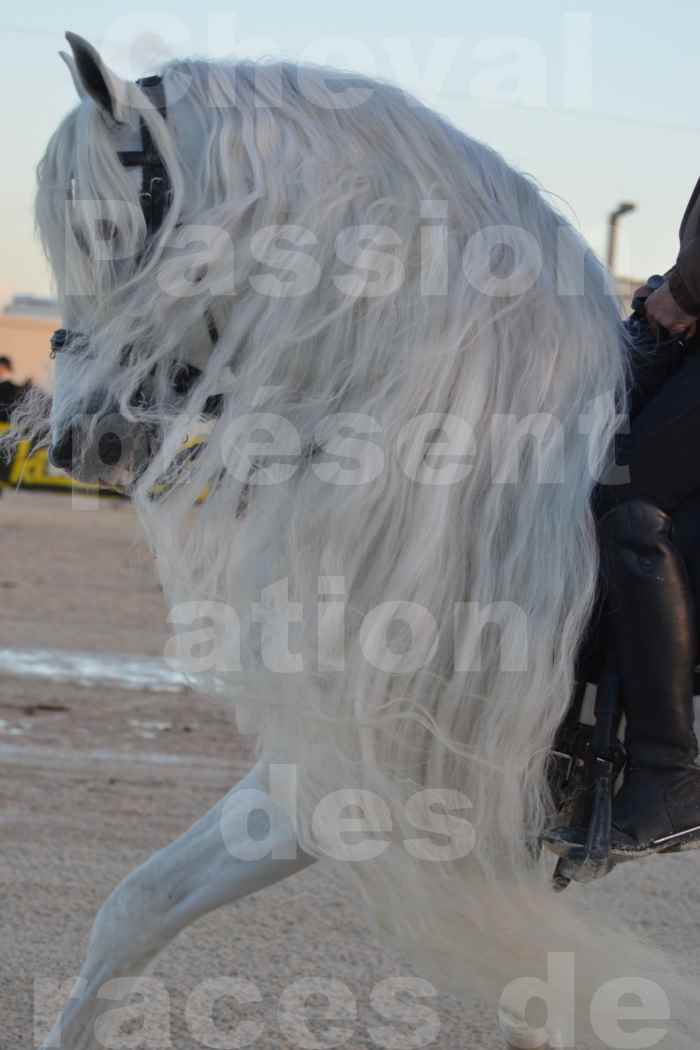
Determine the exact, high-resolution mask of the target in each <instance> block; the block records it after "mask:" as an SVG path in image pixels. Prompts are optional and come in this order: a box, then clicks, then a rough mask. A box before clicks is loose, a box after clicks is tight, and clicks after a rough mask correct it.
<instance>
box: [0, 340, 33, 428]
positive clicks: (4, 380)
mask: <svg viewBox="0 0 700 1050" xmlns="http://www.w3.org/2000/svg"><path fill="white" fill-rule="evenodd" d="M13 375H14V366H13V364H12V358H10V357H5V356H2V357H0V423H8V422H9V420H10V416H11V414H12V409H13V408H14V406H15V404H16V403H17V401H18V400H19V399H20V397H21V396H22V394H24V392H25V391H26V389H27V387H28V385H29V384H28V383H24V384H22V385H19V384H18V383H15V382H13Z"/></svg>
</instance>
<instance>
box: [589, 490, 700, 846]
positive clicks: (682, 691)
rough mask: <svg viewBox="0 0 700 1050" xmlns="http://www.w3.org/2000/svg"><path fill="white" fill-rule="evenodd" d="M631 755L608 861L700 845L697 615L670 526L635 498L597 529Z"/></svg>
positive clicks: (617, 800)
mask: <svg viewBox="0 0 700 1050" xmlns="http://www.w3.org/2000/svg"><path fill="white" fill-rule="evenodd" d="M599 535H600V545H601V559H602V568H603V572H604V578H605V580H606V581H607V584H608V602H607V607H608V612H609V617H610V619H609V623H610V628H611V633H612V641H613V644H614V646H615V652H616V655H617V661H618V668H619V671H620V676H621V680H622V683H623V697H622V699H623V704H624V709H625V714H626V717H627V731H626V738H625V746H626V750H627V756H628V765H627V771H626V773H625V779H624V783H623V786H622V788H621V790H620V792H619V793H618V795H617V797H616V798H615V802H614V806H613V833H612V853H613V855H615V854H617V855H627V856H629V855H631V854H636V855H639V854H640V853H646V852H657V851H659V850H662V849H667V848H671V847H673V846H680V847H683V846H685V847H686V848H690V847H691V846H693V845H694V846H698V845H700V767H698V766H696V765H695V764H694V762H695V759H696V758H697V755H698V743H697V740H696V737H695V733H694V730H693V685H694V667H695V655H696V630H695V611H694V602H693V596H692V592H691V587H690V583H689V579H688V574H687V570H686V566H685V562H684V560H683V558H682V556H681V555H680V553H679V552H678V550H677V549H676V547H675V545H674V543H673V540H672V521H671V518H670V517H669V516H668V515H667V514H665V513H664V512H663V511H662V510H660V509H659V508H658V507H656V506H654V505H653V504H651V503H648V502H646V501H643V500H640V499H634V500H629V501H627V502H625V503H622V504H620V505H619V506H617V507H615V508H614V509H613V510H611V511H608V513H607V514H606V515H605V516H604V517H603V518H602V520H601V521H600V523H599Z"/></svg>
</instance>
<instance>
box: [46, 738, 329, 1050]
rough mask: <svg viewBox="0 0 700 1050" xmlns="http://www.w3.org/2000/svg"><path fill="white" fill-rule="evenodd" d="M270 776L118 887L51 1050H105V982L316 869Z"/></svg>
mask: <svg viewBox="0 0 700 1050" xmlns="http://www.w3.org/2000/svg"><path fill="white" fill-rule="evenodd" d="M267 772H268V763H267V761H266V760H265V759H262V760H261V761H260V762H258V764H257V765H256V766H255V767H254V769H252V770H251V772H250V773H249V774H248V775H247V776H246V777H244V779H243V780H241V781H240V783H239V784H237V785H236V787H234V788H233V789H232V790H231V791H230V792H229V794H228V795H226V796H225V797H224V798H223V799H221V801H220V802H218V803H217V804H216V805H215V806H214V808H213V809H212V810H210V811H209V813H207V814H206V815H205V816H204V817H202V818H201V819H200V820H199V821H197V823H196V824H194V825H193V827H192V828H190V830H189V831H188V832H186V834H184V835H183V836H182V837H181V838H179V839H177V840H176V841H175V842H173V843H171V844H170V845H169V846H166V847H165V849H162V850H159V851H158V852H157V853H155V854H154V855H153V856H152V857H150V858H149V860H147V861H146V862H145V863H144V864H142V865H141V867H139V868H137V869H136V871H134V872H132V873H131V874H130V875H128V876H127V878H126V879H125V880H124V881H123V882H122V883H120V885H119V886H117V888H116V889H115V890H114V892H113V893H112V894H111V896H110V897H109V898H108V899H107V901H106V902H105V903H104V905H103V906H102V908H101V909H100V911H99V912H98V915H97V918H96V919H95V924H94V926H93V929H92V932H91V934H90V939H89V943H88V950H87V957H86V960H85V963H84V965H83V967H82V970H81V972H80V977H79V979H78V982H77V985H76V989H75V993H74V997H73V998H71V999H70V1001H69V1002H68V1003H67V1005H66V1007H65V1008H64V1010H63V1013H62V1014H61V1017H60V1018H59V1020H58V1022H57V1023H56V1025H55V1026H54V1028H53V1029H52V1031H51V1033H50V1035H49V1037H48V1040H47V1042H46V1044H45V1046H46V1048H47V1050H48V1048H49V1047H51V1048H54V1050H56V1048H61V1050H93V1048H94V1050H97V1048H98V1047H99V1048H101V1047H102V1045H103V1044H102V1043H101V1042H100V1041H99V1033H97V1034H96V1032H95V1023H96V1022H97V1020H98V1018H99V1016H100V1014H101V1013H104V1012H105V1011H106V1010H109V1009H110V1008H112V1009H113V1008H114V1001H113V1000H112V1001H111V1002H110V1000H109V998H108V997H107V996H105V997H101V996H100V990H101V989H102V988H103V986H104V985H105V983H106V982H108V981H111V980H112V979H114V978H117V977H135V976H137V975H139V974H141V973H143V972H144V970H145V969H146V967H147V966H148V964H149V963H150V962H151V961H152V960H153V959H154V958H155V957H156V955H158V953H159V952H160V951H161V950H162V949H163V948H164V947H165V945H166V944H168V942H169V941H171V940H172V939H173V938H174V937H175V936H176V935H177V934H178V933H179V932H180V931H181V930H183V929H184V928H185V927H186V926H188V925H189V924H190V923H191V922H194V920H195V919H198V918H199V917H200V916H202V915H205V914H206V913H207V912H209V911H212V910H214V909H215V908H219V907H221V905H223V904H229V903H231V902H232V901H235V900H238V899H239V898H240V897H245V896H247V895H248V894H249V893H254V892H255V891H256V890H259V889H262V888H263V887H264V886H270V885H272V884H273V883H275V882H278V881H279V880H280V879H284V878H286V877H287V876H288V875H292V874H293V873H294V872H296V871H300V870H301V869H302V868H304V867H306V866H307V865H308V864H310V863H311V862H312V861H313V859H314V858H313V857H310V856H309V855H308V854H306V853H304V852H303V851H302V850H301V849H300V848H299V846H298V844H297V838H296V834H295V830H294V826H293V821H292V820H291V819H290V817H289V816H288V814H287V812H286V811H285V810H284V809H283V808H282V806H281V805H280V804H279V803H277V802H274V801H273V800H272V799H271V798H270V797H269V795H267V793H266V790H265V788H264V787H263V786H262V785H263V784H264V783H265V782H266V779H267ZM255 810H258V812H260V811H261V810H262V811H263V812H264V813H266V816H265V817H263V820H264V824H265V826H264V829H263V835H262V836H260V835H255V834H254V832H253V831H252V829H249V826H248V825H249V821H248V817H249V816H251V823H252V820H253V819H254V818H253V816H252V814H254V812H255ZM263 848H265V849H266V850H267V854H266V855H265V856H261V853H262V850H263ZM256 857H257V858H258V859H255V858H256ZM251 858H252V859H251Z"/></svg>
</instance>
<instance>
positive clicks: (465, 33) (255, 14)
mask: <svg viewBox="0 0 700 1050" xmlns="http://www.w3.org/2000/svg"><path fill="white" fill-rule="evenodd" d="M8 8H9V5H6V6H5V11H6V12H7V13H5V14H2V15H0V32H2V37H3V41H2V43H3V47H2V53H3V62H2V64H0V83H1V85H2V97H3V100H4V105H3V121H4V127H3V129H2V143H3V151H2V156H3V164H2V175H1V178H2V193H1V194H0V207H1V209H2V211H1V214H0V230H1V231H2V238H3V242H2V247H3V251H2V254H1V256H0V302H1V301H3V300H5V299H6V298H7V297H8V296H10V295H12V294H14V293H16V292H27V293H34V294H37V295H44V294H50V291H51V288H50V280H49V275H48V273H47V270H46V268H45V266H44V263H43V259H42V256H41V253H40V250H39V247H38V245H37V243H36V241H35V238H34V233H33V221H32V198H33V192H34V168H35V165H36V163H37V161H38V159H39V157H40V156H41V153H42V151H43V149H44V146H45V144H46V141H47V139H48V137H49V135H50V134H51V132H52V131H53V129H54V128H55V126H56V124H57V123H58V121H59V119H60V118H61V116H62V115H63V114H64V113H65V112H66V111H67V110H68V109H69V108H71V106H72V105H73V104H74V89H73V86H72V84H71V82H70V78H69V75H68V72H67V70H66V69H65V67H64V66H63V64H62V62H61V61H60V59H59V58H58V54H57V52H58V50H59V49H61V48H63V47H65V43H64V41H63V32H64V30H65V29H72V30H74V31H75V32H78V33H80V34H81V35H83V36H86V37H88V39H90V40H91V41H92V42H93V43H94V44H95V45H96V46H97V47H98V48H100V49H101V50H102V51H103V54H104V55H105V57H106V58H107V59H108V61H109V62H110V64H111V65H112V66H113V67H114V68H115V69H117V70H118V71H119V72H120V73H122V74H123V75H128V76H131V77H135V76H138V75H140V74H141V73H144V72H149V71H152V69H153V68H154V67H155V65H156V64H157V58H158V56H161V58H162V57H171V56H175V55H185V54H188V55H193V54H197V55H209V56H222V55H239V56H242V55H245V56H246V57H259V56H260V55H273V56H274V55H280V56H284V57H287V58H292V59H299V58H310V59H313V60H315V61H325V62H327V63H328V64H331V65H338V66H342V67H344V68H347V69H359V70H362V71H365V72H370V73H376V74H378V75H380V76H382V77H384V78H389V79H392V80H395V81H397V82H398V83H399V84H400V85H401V86H403V87H406V88H408V89H409V90H411V91H413V92H414V93H415V94H417V95H418V96H419V97H421V98H422V99H423V100H424V101H426V102H428V103H429V104H430V105H432V106H433V107H434V108H436V109H438V110H440V111H441V112H442V113H444V114H445V115H446V116H448V117H449V118H450V119H451V120H452V121H453V122H454V123H455V124H457V125H458V126H459V127H460V128H462V129H463V130H464V131H466V132H467V133H468V134H471V135H474V136H475V137H476V138H479V139H481V140H483V141H485V142H487V143H489V145H491V146H493V147H495V148H496V149H498V150H499V151H500V152H501V153H503V154H504V156H505V157H506V158H507V159H508V160H509V161H510V162H511V163H512V164H514V165H515V166H516V167H518V168H520V169H521V170H523V171H526V172H528V173H530V174H531V175H533V176H535V177H536V178H537V179H538V181H539V182H540V183H541V184H542V185H543V186H544V187H545V188H546V189H547V190H549V191H551V193H553V194H555V195H556V196H557V197H559V198H560V199H561V201H562V202H563V204H562V206H563V207H564V209H565V211H566V213H567V214H568V215H569V216H570V217H571V218H573V220H574V221H575V223H576V225H577V226H578V227H579V229H581V230H582V232H583V233H584V235H585V236H586V237H587V238H588V239H589V241H590V242H591V243H592V245H593V247H594V249H595V250H596V251H598V252H600V253H601V254H602V253H603V252H604V247H605V228H606V216H607V214H608V213H609V211H610V210H611V209H612V208H613V207H614V206H615V205H616V204H617V203H618V202H619V201H620V200H623V199H626V200H632V201H634V202H636V204H637V205H638V211H637V212H636V213H635V214H633V215H631V216H627V217H625V219H624V220H623V225H622V237H621V244H620V252H619V263H618V268H617V269H618V272H619V273H621V274H626V275H632V276H637V277H646V276H648V275H649V274H650V273H652V272H663V271H664V270H666V269H668V267H669V266H670V265H671V264H672V263H673V261H674V258H675V254H676V251H677V234H678V225H679V223H680V219H681V216H682V213H683V209H684V207H685V204H686V201H687V198H688V196H689V195H690V192H691V190H692V188H693V185H694V183H695V180H696V178H697V177H698V176H700V112H698V104H697V101H696V99H697V95H696V85H697V66H698V58H697V56H698V46H699V45H698V40H700V5H698V4H697V3H696V2H692V3H691V2H690V0H667V2H666V3H662V4H659V3H658V2H657V0H653V2H652V0H614V2H613V3H612V4H611V3H610V0H588V2H585V0H582V2H580V3H577V2H567V0H530V2H528V3H523V2H522V0H493V2H491V3H484V2H483V0H481V2H480V3H478V4H476V3H469V2H468V0H467V2H465V0H454V2H450V0H432V2H425V0H423V2H421V3H418V2H415V0H352V2H351V3H347V2H346V0H342V2H341V0H293V2H292V0H264V2H262V3H258V4H251V3H250V2H248V3H246V4H245V5H241V6H240V7H236V6H228V5H224V4H219V5H217V4H211V5H209V4H207V3H193V2H192V0H168V2H167V3H162V2H157V0H150V2H148V5H147V6H145V5H143V0H139V2H138V4H137V3H135V2H134V0H119V2H117V0H101V2H100V4H99V5H96V4H94V3H87V2H83V3H75V2H72V0H66V2H64V3H63V4H61V5H60V9H59V5H57V4H55V3H49V0H33V2H32V4H31V8H30V7H29V6H27V7H26V8H23V7H22V5H19V4H16V5H12V12H11V13H10V11H9V10H8Z"/></svg>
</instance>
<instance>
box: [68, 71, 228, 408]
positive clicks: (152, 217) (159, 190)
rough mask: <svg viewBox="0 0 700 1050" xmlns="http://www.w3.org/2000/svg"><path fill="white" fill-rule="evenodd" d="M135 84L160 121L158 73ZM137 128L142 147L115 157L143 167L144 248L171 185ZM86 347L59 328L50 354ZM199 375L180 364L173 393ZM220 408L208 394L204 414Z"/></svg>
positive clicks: (209, 318) (214, 332)
mask: <svg viewBox="0 0 700 1050" xmlns="http://www.w3.org/2000/svg"><path fill="white" fill-rule="evenodd" d="M136 83H137V84H138V86H139V87H140V88H141V90H142V91H143V92H144V94H145V95H146V97H147V98H148V99H149V100H150V102H151V103H152V104H153V106H154V108H155V109H157V110H158V112H159V113H160V115H161V117H162V118H163V120H167V116H168V110H167V105H166V101H165V88H164V87H163V78H162V77H160V76H150V77H141V79H140V80H137V81H136ZM139 130H140V133H141V149H140V150H119V151H118V152H117V156H118V157H119V160H120V161H121V163H122V165H123V166H124V167H125V168H137V167H140V168H141V169H142V179H141V191H140V193H139V201H140V204H141V211H142V212H143V217H144V220H145V222H146V245H145V248H144V251H146V250H147V248H148V244H149V243H150V242H151V241H152V240H153V237H154V236H155V235H156V233H157V232H158V230H159V229H160V227H161V226H162V224H163V220H164V218H165V215H166V212H167V210H168V208H169V207H170V202H171V200H172V187H171V185H170V176H169V175H168V170H167V168H166V167H165V164H164V163H163V158H162V157H161V155H160V153H159V152H158V150H157V149H156V146H155V143H154V142H153V137H152V135H151V132H150V130H149V128H148V125H147V124H146V121H145V120H144V119H143V117H140V118H139ZM142 254H143V253H142ZM205 319H206V324H207V331H208V332H209V338H210V339H211V342H212V345H216V342H217V340H218V338H219V332H218V329H217V326H216V321H215V320H214V316H213V314H212V312H211V310H210V308H209V307H207V308H206V311H205ZM86 349H87V340H86V338H85V336H84V335H83V334H82V333H81V332H75V331H72V330H71V329H68V328H58V329H57V330H56V331H55V332H54V333H53V335H52V336H51V351H50V355H49V356H50V357H51V358H55V357H56V355H57V354H63V353H80V352H82V351H85V350H86ZM201 375H202V370H201V369H200V368H196V367H195V366H194V365H190V364H185V365H182V367H181V368H180V369H179V370H178V373H177V375H176V377H175V380H174V382H173V389H174V391H175V393H176V394H177V395H179V396H184V395H186V394H187V393H188V392H189V391H190V390H191V388H192V387H193V385H194V384H195V383H196V382H197V380H198V379H199V377H200V376H201ZM220 409H221V397H219V396H214V397H210V398H208V399H207V401H206V403H205V405H204V415H205V416H215V415H218V414H219V412H220Z"/></svg>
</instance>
